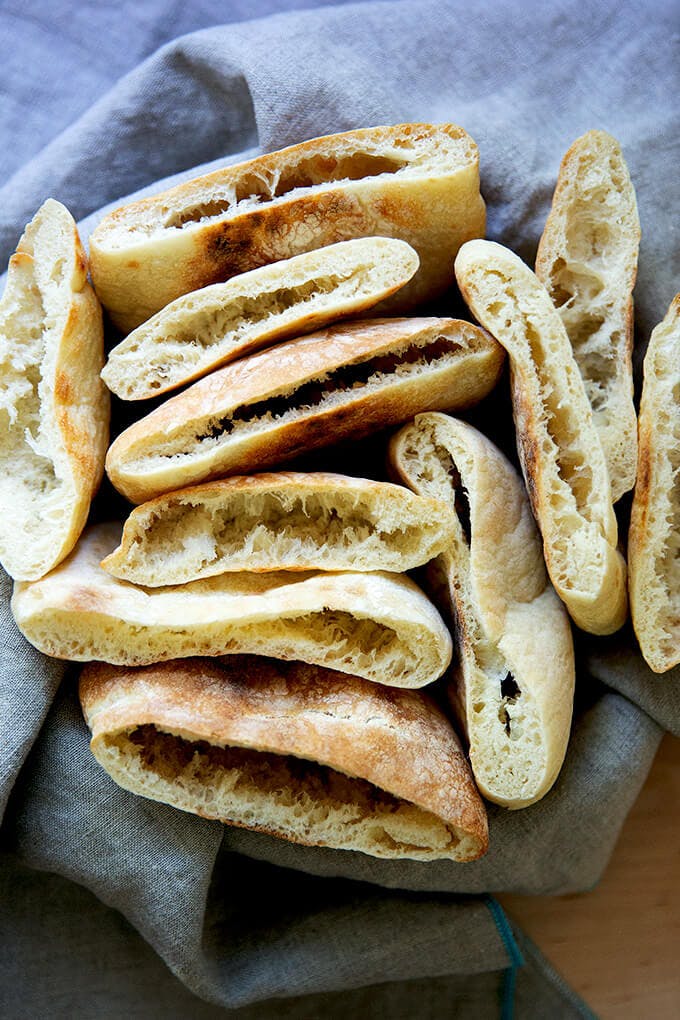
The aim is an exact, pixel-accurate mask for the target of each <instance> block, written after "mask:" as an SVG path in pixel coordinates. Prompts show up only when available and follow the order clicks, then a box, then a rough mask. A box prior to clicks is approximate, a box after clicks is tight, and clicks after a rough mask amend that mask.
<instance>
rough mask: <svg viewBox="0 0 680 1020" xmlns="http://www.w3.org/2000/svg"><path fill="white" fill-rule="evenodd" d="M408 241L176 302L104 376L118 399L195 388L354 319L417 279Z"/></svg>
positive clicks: (329, 255)
mask: <svg viewBox="0 0 680 1020" xmlns="http://www.w3.org/2000/svg"><path fill="white" fill-rule="evenodd" d="M417 268H418V256H417V255H416V253H415V251H414V250H413V248H411V246H410V245H408V244H406V242H405V241H397V240H394V239H392V238H387V237H369V238H363V239H361V240H357V241H342V242H340V243H339V244H331V245H329V246H328V247H327V248H321V249H319V250H318V251H311V252H306V253H305V254H303V255H296V256H294V257H293V258H291V259H284V260H283V261H281V262H275V263H273V264H272V265H269V266H262V267H261V268H260V269H253V270H251V271H250V272H249V273H243V274H242V275H241V276H235V277H233V278H232V279H231V280H228V281H227V283H216V284H214V285H213V286H212V287H204V288H203V289H202V290H197V291H192V292H191V293H190V294H185V295H183V296H182V297H179V298H177V299H176V300H175V301H172V302H171V303H170V304H169V305H167V306H166V307H165V308H163V309H161V311H160V312H157V313H156V315H154V316H152V318H151V319H149V321H148V322H145V323H144V324H143V325H141V326H139V327H138V328H137V329H135V330H134V331H133V332H132V333H130V335H129V336H128V337H127V339H125V340H123V342H122V343H120V344H118V346H117V347H114V349H113V350H112V351H111V353H110V354H109V360H108V361H107V363H106V365H105V367H104V371H103V372H102V379H103V380H104V382H105V383H106V385H107V386H108V387H109V389H110V390H111V391H112V392H113V393H115V394H116V395H117V396H119V397H121V398H122V399H123V400H144V399H146V398H147V397H154V396H158V395H159V394H161V393H167V392H168V390H173V389H176V388H177V387H178V386H180V385H181V384H183V383H186V382H192V381H193V380H194V379H197V378H198V377H199V376H202V375H205V374H206V372H209V371H210V370H211V369H214V368H217V367H219V366H220V365H223V364H226V363H227V362H229V361H235V360H236V359H237V358H241V357H243V356H244V355H245V354H250V353H251V352H253V351H256V350H258V349H259V348H261V347H268V346H269V345H270V344H272V343H274V342H275V341H277V340H283V339H284V338H286V337H293V336H300V335H301V334H302V333H308V332H311V331H312V330H313V329H319V328H321V327H322V326H325V325H327V324H328V323H330V322H333V321H336V320H338V319H342V318H346V317H347V316H348V315H356V314H357V313H359V312H363V311H365V310H366V309H367V308H370V307H371V306H372V305H375V304H377V302H378V301H380V299H381V298H384V297H386V296H387V295H389V294H392V293H394V292H395V291H397V290H398V289H399V288H400V287H403V285H404V284H405V283H406V282H407V281H408V280H409V279H410V278H411V277H412V276H413V274H414V273H415V271H416V269H417Z"/></svg>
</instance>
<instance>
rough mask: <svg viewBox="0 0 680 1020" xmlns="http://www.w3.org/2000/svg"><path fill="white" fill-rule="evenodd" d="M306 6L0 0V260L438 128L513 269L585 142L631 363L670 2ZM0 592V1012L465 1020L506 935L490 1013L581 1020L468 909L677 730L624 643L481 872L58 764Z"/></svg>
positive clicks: (67, 721) (72, 761)
mask: <svg viewBox="0 0 680 1020" xmlns="http://www.w3.org/2000/svg"><path fill="white" fill-rule="evenodd" d="M310 6H311V4H310V3H304V2H299V3H295V2H289V3H287V4H276V3H274V2H272V0H259V2H256V3H253V4H245V3H243V2H238V3H230V4H224V3H217V2H213V0H201V2H198V3H195V4H179V3H173V4H168V3H160V2H159V0H149V2H145V3H144V4H133V3H131V2H128V0H121V2H120V3H118V4H116V5H106V4H99V3H96V2H94V0H90V2H79V3H78V4H76V3H75V0H72V2H70V3H69V2H64V0H62V2H61V3H55V4H52V5H49V6H48V5H42V4H40V3H38V2H36V0H33V2H29V3H23V4H22V5H21V7H20V6H19V5H18V4H12V3H8V2H7V0H2V2H0V46H1V48H2V49H1V51H2V54H3V59H2V61H0V95H1V96H2V102H1V103H0V130H1V131H2V135H1V136H0V137H1V138H2V141H3V145H2V146H0V183H1V184H2V186H1V187H0V258H2V260H3V261H5V260H6V258H7V257H8V255H9V254H10V252H11V250H12V249H13V248H14V246H15V244H16V242H17V240H18V237H19V235H20V233H21V230H22V228H23V225H24V223H25V222H26V221H27V220H28V219H30V217H31V216H32V215H33V213H34V211H35V209H36V208H37V207H38V206H39V205H40V204H41V202H42V201H43V200H44V199H45V198H46V197H47V196H48V195H53V196H54V197H56V198H59V199H60V200H62V201H63V202H65V203H66V204H67V205H68V206H69V208H70V209H71V210H72V211H73V212H74V214H75V215H76V216H77V217H78V218H79V219H81V220H83V223H82V228H83V236H84V237H85V238H86V237H87V236H88V234H89V232H90V230H91V229H92V227H93V225H94V224H95V223H96V222H97V221H98V219H99V218H100V217H101V215H102V210H103V209H104V208H105V207H107V206H108V205H111V204H116V203H117V202H118V201H119V200H120V199H121V198H123V197H124V196H127V195H129V194H132V193H134V192H137V191H139V190H142V191H147V192H148V191H154V190H157V189H158V188H159V187H160V184H159V182H160V181H161V180H163V179H165V178H171V179H173V180H174V179H184V178H186V177H187V176H193V175H194V174H195V173H196V172H197V171H196V168H197V167H204V166H205V167H210V168H212V167H213V166H218V165H222V164H223V163H225V162H227V161H229V162H233V161H235V160H238V159H240V158H243V156H244V155H249V154H252V153H253V152H257V151H265V150H271V149H275V148H279V147H281V146H283V145H287V144H290V143H294V142H297V141H300V140H302V139H304V138H307V137H312V136H315V135H318V134H324V133H328V132H333V131H339V130H345V129H349V128H352V127H358V126H365V125H370V124H379V123H396V122H400V121H404V120H426V121H443V120H451V121H454V122H456V123H459V124H461V125H463V126H464V127H465V128H466V129H467V130H468V131H469V132H470V134H471V135H472V136H473V137H474V138H475V140H476V141H477V143H478V144H479V147H480V153H481V171H482V190H483V193H484V195H485V198H486V200H487V203H488V211H489V220H488V235H489V236H490V237H492V238H494V239H497V240H500V241H502V242H503V243H505V244H508V245H509V246H510V247H512V248H514V249H515V250H516V251H518V252H519V253H520V254H521V255H522V256H523V257H524V258H526V259H527V260H528V261H529V262H530V263H531V261H532V259H533V255H534V252H535V248H536V244H537V241H538V238H539V236H540V233H541V230H542V227H543V223H544V221H545V216H546V213H547V209H548V207H549V202H550V197H551V194H552V189H553V187H554V181H555V176H556V173H557V169H558V166H559V161H560V158H561V156H562V154H563V153H564V151H566V149H567V148H568V146H569V145H570V143H571V142H572V141H573V140H574V138H576V137H577V136H578V135H579V134H582V133H583V132H584V131H586V130H588V129H589V128H591V127H601V128H605V129H607V130H609V131H611V132H612V133H613V134H614V135H616V136H617V137H618V138H619V140H620V142H621V143H622V145H623V149H624V153H625V156H626V159H627V161H628V164H629V167H630V170H631V173H632V176H633V179H634V181H635V184H636V187H637V193H638V201H639V207H640V217H641V221H642V230H643V241H642V248H641V255H640V271H639V276H638V285H637V289H636V330H637V339H638V343H639V345H640V349H641V350H642V349H643V348H644V343H645V341H646V339H647V337H648V336H649V333H650V331H651V329H652V327H653V326H654V324H655V323H656V322H657V321H659V320H660V319H661V317H662V316H663V314H664V312H665V309H666V308H667V306H668V304H669V302H670V300H671V298H672V297H673V295H674V293H675V292H676V291H677V290H678V289H680V283H679V281H680V259H679V250H680V239H679V238H678V234H677V230H674V227H673V223H674V220H675V219H677V212H678V189H677V166H678V162H679V159H678V156H679V155H680V154H679V152H678V138H679V137H680V132H679V130H678V127H679V124H678V121H679V114H678V104H677V95H678V93H679V91H680V89H679V86H680V80H679V74H680V73H679V71H678V68H679V67H680V62H679V61H678V55H679V54H678V41H679V31H678V29H679V24H678V22H679V20H680V19H679V17H678V6H677V3H674V2H673V3H672V2H658V3H656V4H655V5H653V9H652V10H650V9H649V8H647V7H646V5H639V4H633V3H625V2H624V3H613V2H607V3H591V4H588V5H587V7H586V6H584V5H583V4H582V3H577V2H573V0H558V2H557V3H555V4H542V3H533V4H532V3H527V2H526V0H522V2H514V0H505V2H492V0H480V2H479V3H477V4H475V5H468V4H463V3H462V2H461V0H454V2H450V3H442V2H436V3H434V2H428V0H425V2H397V3H391V2H388V3H367V4H351V5H350V4H338V5H334V6H328V7H324V8H320V9H316V10H305V11H293V10H292V8H298V7H310ZM284 8H285V10H286V12H285V13H280V14H273V15H272V16H270V17H266V18H264V19H260V20H255V21H244V20H243V19H244V18H246V17H252V16H254V15H255V14H258V13H260V14H267V15H268V14H270V13H271V12H273V11H281V10H283V9H284ZM237 22H238V23H237ZM193 29H201V31H197V32H193V34H190V35H184V36H182V35H181V33H183V32H186V31H191V30H193ZM178 36H180V37H178ZM159 47H160V48H159ZM140 61H141V62H140ZM121 75H122V77H121ZM9 594H10V586H9V583H8V582H7V579H6V578H4V577H3V579H2V587H1V589H0V629H1V630H2V634H3V642H2V648H1V649H0V713H1V720H2V726H1V728H0V810H1V809H2V808H3V807H4V806H5V803H7V811H6V813H5V818H4V822H3V826H2V829H1V830H0V838H1V840H2V852H3V857H2V860H3V865H4V874H3V878H2V880H0V893H1V896H2V903H3V908H2V911H1V916H0V923H2V925H3V928H4V930H3V932H2V939H1V942H2V945H3V947H7V946H10V951H9V952H5V951H3V953H2V954H0V1012H1V1013H2V1015H3V1016H7V1017H12V1018H14V1017H17V1018H18V1017H23V1016H26V1017H29V1016H31V1017H33V1016H37V1015H40V1016H43V1015H44V1016H49V1017H62V1016H63V1017H67V1016H68V1017H70V1016H73V1015H84V1016H88V1015H96V1016H97V1017H107V1016H109V1015H113V1013H114V1011H115V1013H116V1014H117V1015H119V1014H120V1013H121V1012H125V1013H126V1014H128V1015H130V1016H132V1017H135V1016H139V1017H155V1016H163V1017H174V1016H178V1017H179V1016H180V1015H182V1016H184V1015H187V1014H188V1015H191V1016H194V1015H195V1016H197V1017H203V1016H205V1017H212V1016H213V1015H215V1016H216V1015H223V1014H224V1012H225V1008H228V1009H229V1010H235V1009H237V1010H238V1015H239V1016H240V1015H243V1016H244V1017H251V1016H252V1017H269V1016H291V1017H292V1016H295V1017H298V1016H299V1017H307V1016H309V1017H315V1016H318V1015H321V1014H322V1013H325V1014H328V1016H331V1017H332V1016H346V1015H358V1016H362V1017H363V1016H376V1017H378V1016H384V1015H387V1014H388V1013H389V1015H394V1016H395V1017H410V1016H418V1017H429V1016H432V1017H439V1016H442V1017H443V1016H454V1017H458V1016H460V1017H478V1016H487V1015H488V1016H493V1015H496V1012H497V1011H498V1012H499V1011H500V1009H501V1008H506V1009H507V1005H508V1003H507V1001H506V1003H505V1007H502V1004H501V1000H502V996H503V994H504V991H505V993H507V992H508V989H509V988H510V987H511V982H510V981H509V980H508V975H509V974H512V973H513V970H512V966H511V965H512V963H513V953H516V951H517V950H516V946H517V943H519V944H520V945H521V948H522V951H523V954H524V958H525V961H526V963H525V966H524V967H523V968H521V969H520V970H519V972H518V975H517V983H516V988H515V1005H516V1015H517V1016H518V1017H527V1018H528V1017H540V1016H551V1017H561V1016H564V1017H572V1016H579V1015H584V1014H583V1008H582V1007H581V1006H580V1005H579V1003H578V1002H577V1001H576V1000H575V999H574V998H573V997H572V996H570V995H569V993H568V991H566V990H565V989H564V988H563V987H562V986H561V985H560V983H559V982H558V981H557V980H556V979H555V978H554V975H551V974H550V972H549V969H547V968H546V967H545V964H544V962H542V961H541V959H540V955H538V954H537V953H536V951H535V949H534V947H532V946H531V945H530V944H529V943H528V942H527V941H526V940H525V939H524V937H523V936H522V935H521V933H518V934H517V941H516V942H515V941H513V939H512V937H511V936H509V935H508V932H507V931H505V930H504V928H503V925H502V924H501V925H500V927H499V924H498V914H497V912H496V911H495V910H493V909H491V907H492V904H491V903H490V901H489V900H488V896H487V894H489V893H493V892H498V891H506V890H507V891H509V890H513V891H521V892H530V893H557V892H565V891H576V890H585V889H588V888H590V887H591V886H592V885H593V884H594V883H596V882H597V880H598V878H599V877H600V875H601V874H602V872H603V870H604V868H605V867H606V864H607V861H608V859H609V856H610V854H611V852H612V849H613V847H614V845H615V842H616V839H617V836H618V833H619V831H620V827H621V825H622V823H623V821H624V819H625V816H626V814H627V812H628V810H629V809H630V807H631V805H632V804H633V802H634V800H635V797H636V795H637V793H638V791H639V789H640V787H641V785H642V783H643V782H644V779H645V777H646V775H647V772H648V769H649V767H650V765H651V762H652V759H653V756H654V753H655V750H656V747H657V744H658V741H659V739H660V735H661V732H662V728H666V729H671V730H673V731H674V732H678V730H679V729H680V675H679V672H678V671H677V670H676V671H673V672H672V673H671V674H669V675H667V676H666V677H654V676H653V674H651V673H650V671H649V670H647V669H646V667H645V666H644V664H643V663H642V661H641V659H640V657H639V653H638V652H637V650H636V648H635V644H634V639H633V638H632V637H631V636H630V634H628V633H626V634H624V635H617V636H615V637H613V638H611V639H608V640H607V641H585V642H583V643H581V644H579V684H578V687H579V692H578V694H579V697H578V705H577V713H576V719H575V725H574V732H573V735H572V740H571V744H570V747H569V753H568V756H567V761H566V763H565V767H564V770H563V772H562V775H561V776H560V778H559V780H558V783H557V785H556V787H555V789H554V790H553V791H552V792H551V793H550V794H549V796H548V797H546V798H545V800H544V801H542V802H541V803H540V804H537V805H535V806H534V807H532V808H529V809H527V810H525V811H521V812H506V811H502V810H500V809H496V808H491V809H490V826H491V849H490V851H489V854H488V855H487V856H486V857H485V858H484V859H483V860H481V861H479V862H476V863H474V864H471V865H453V864H451V863H444V862H442V863H436V864H419V863H414V862H401V861H394V862H391V861H387V862H386V861H380V860H377V859H373V858H370V857H367V856H364V855H361V854H351V853H348V852H339V851H330V850H322V849H315V848H305V847H295V846H291V845H288V844H286V843H283V842H280V841H277V840H274V839H272V838H269V837H266V836H263V835H260V834H256V833H249V832H245V831H242V830H236V829H225V828H223V827H222V826H220V825H219V824H217V823H212V822H207V821H204V820H201V819H199V818H196V817H193V816H190V815H185V814H182V813H180V812H176V811H174V810H172V809H171V808H168V807H165V806H163V805H158V804H155V803H152V802H148V801H144V800H142V799H139V798H135V797H133V796H132V795H129V794H127V793H125V792H124V791H122V790H120V789H119V788H118V787H116V786H115V785H114V784H113V783H112V782H111V781H110V780H109V778H108V777H107V776H106V774H105V773H103V772H102V770H101V769H100V768H99V767H98V766H97V765H96V763H95V762H94V760H93V758H92V756H91V755H90V753H89V751H88V747H87V731H86V727H85V725H84V723H83V720H82V717H81V715H80V711H79V708H78V704H77V699H76V697H75V688H74V678H75V673H74V671H73V670H72V669H68V670H67V669H66V667H65V666H64V665H63V664H59V663H56V662H50V661H48V660H46V659H45V658H44V657H43V656H41V655H39V654H38V653H37V652H34V651H33V650H32V649H31V648H30V647H29V646H28V645H27V644H26V643H25V642H24V641H23V639H22V638H21V636H20V635H18V633H17V631H16V628H15V627H14V624H13V622H12V620H11V615H10V613H9V606H8V603H9ZM62 681H63V682H62ZM60 684H61V689H60V690H59V688H60ZM57 692H58V693H57ZM55 697H56V700H55ZM48 873H51V874H48ZM74 883H75V885H74ZM77 887H83V888H77ZM86 890H87V891H86ZM471 894H475V895H474V896H472V895H471ZM121 915H122V916H121ZM38 917H40V925H36V923H35V922H36V920H37V918H38ZM123 918H124V919H125V920H123ZM142 940H145V942H146V943H148V945H150V946H151V947H152V948H153V950H155V953H156V954H158V955H157V956H154V954H153V953H152V952H151V951H150V950H149V948H148V947H147V946H146V945H145V942H144V941H142ZM159 957H160V959H161V960H163V961H164V963H165V964H167V967H168V968H169V971H172V974H173V975H174V977H173V976H172V975H171V974H170V973H169V971H168V970H166V969H164V968H163V967H162V965H161V964H160V963H159V962H158V958H159ZM23 975H27V976H28V978H27V979H26V980H21V981H20V980H19V978H20V976H22V977H23ZM177 979H179V981H178V980H177ZM180 982H181V984H180ZM196 996H199V997H200V999H198V998H196ZM201 1000H202V1001H201ZM208 1003H209V1004H211V1005H208Z"/></svg>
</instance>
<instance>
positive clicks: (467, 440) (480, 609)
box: [390, 414, 574, 808]
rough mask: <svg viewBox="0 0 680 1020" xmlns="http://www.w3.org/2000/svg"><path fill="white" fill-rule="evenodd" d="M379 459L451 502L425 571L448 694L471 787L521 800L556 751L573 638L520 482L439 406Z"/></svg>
mask: <svg viewBox="0 0 680 1020" xmlns="http://www.w3.org/2000/svg"><path fill="white" fill-rule="evenodd" d="M390 462H391V465H392V467H393V469H394V471H395V472H396V474H397V476H398V477H399V478H400V479H402V480H403V481H404V482H405V483H406V484H407V485H409V486H410V487H411V488H412V489H413V490H414V491H415V492H418V493H420V494H421V495H427V496H431V497H433V498H436V499H440V500H442V501H445V502H446V503H447V504H448V505H449V506H450V507H451V508H452V509H455V510H456V511H457V515H456V529H455V536H454V540H453V541H452V542H451V544H450V545H449V547H448V549H446V550H445V551H444V552H443V553H441V554H440V556H439V557H438V558H437V561H436V563H435V564H433V572H432V579H433V581H434V588H435V590H437V591H439V593H440V595H441V596H442V597H443V599H444V601H445V603H446V604H447V606H448V608H449V612H450V615H451V616H452V618H453V620H454V626H455V633H456V636H457V639H458V664H457V667H456V670H455V679H456V684H455V701H456V704H457V708H458V711H459V714H460V716H461V719H462V722H463V725H464V727H465V731H466V733H467V736H468V740H469V746H470V762H471V765H472V770H473V772H474V775H475V780H476V782H477V785H478V787H479V789H480V791H481V793H482V794H483V795H484V796H485V797H487V798H488V799H489V800H492V801H495V803H497V804H502V805H504V806H505V807H510V808H522V807H526V806H527V805H529V804H533V803H535V802H536V801H537V800H540V798H541V797H543V796H545V794H546V793H547V792H548V790H549V789H550V787H551V786H552V785H553V783H554V782H555V779H556V778H557V775H558V773H559V770H560V768H561V766H562V762H563V760H564V756H565V753H566V749H567V742H568V739H569V730H570V724H571V714H572V705H573V695H574V650H573V645H572V638H571V629H570V627H569V619H568V617H567V614H566V612H565V610H564V607H563V606H562V604H561V602H560V600H559V599H558V598H557V596H556V594H555V592H554V591H553V589H552V587H551V586H550V584H549V582H548V578H547V575H546V572H545V566H544V563H543V556H542V553H541V541H540V536H539V534H538V531H537V529H536V525H535V523H534V519H533V517H532V514H531V507H530V505H529V500H528V498H527V495H526V492H525V490H524V486H523V485H522V483H521V480H520V478H519V477H518V475H517V473H516V472H515V470H514V468H513V467H512V466H511V464H510V463H509V462H508V461H507V460H506V459H505V457H504V456H503V455H502V454H501V452H500V451H499V450H497V449H496V447H495V446H494V445H493V444H492V443H491V442H490V441H489V440H488V439H486V438H485V437H484V436H483V435H482V434H481V433H480V432H477V430H476V429H473V428H472V427H471V426H469V425H465V424H463V422H460V421H456V420H455V419H454V418H450V417H448V416H447V415H444V414H420V415H418V416H417V418H416V419H415V421H414V422H411V424H409V425H406V426H405V427H404V428H403V429H401V430H400V431H399V432H398V433H397V435H396V436H394V438H393V439H392V442H391V444H390Z"/></svg>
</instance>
